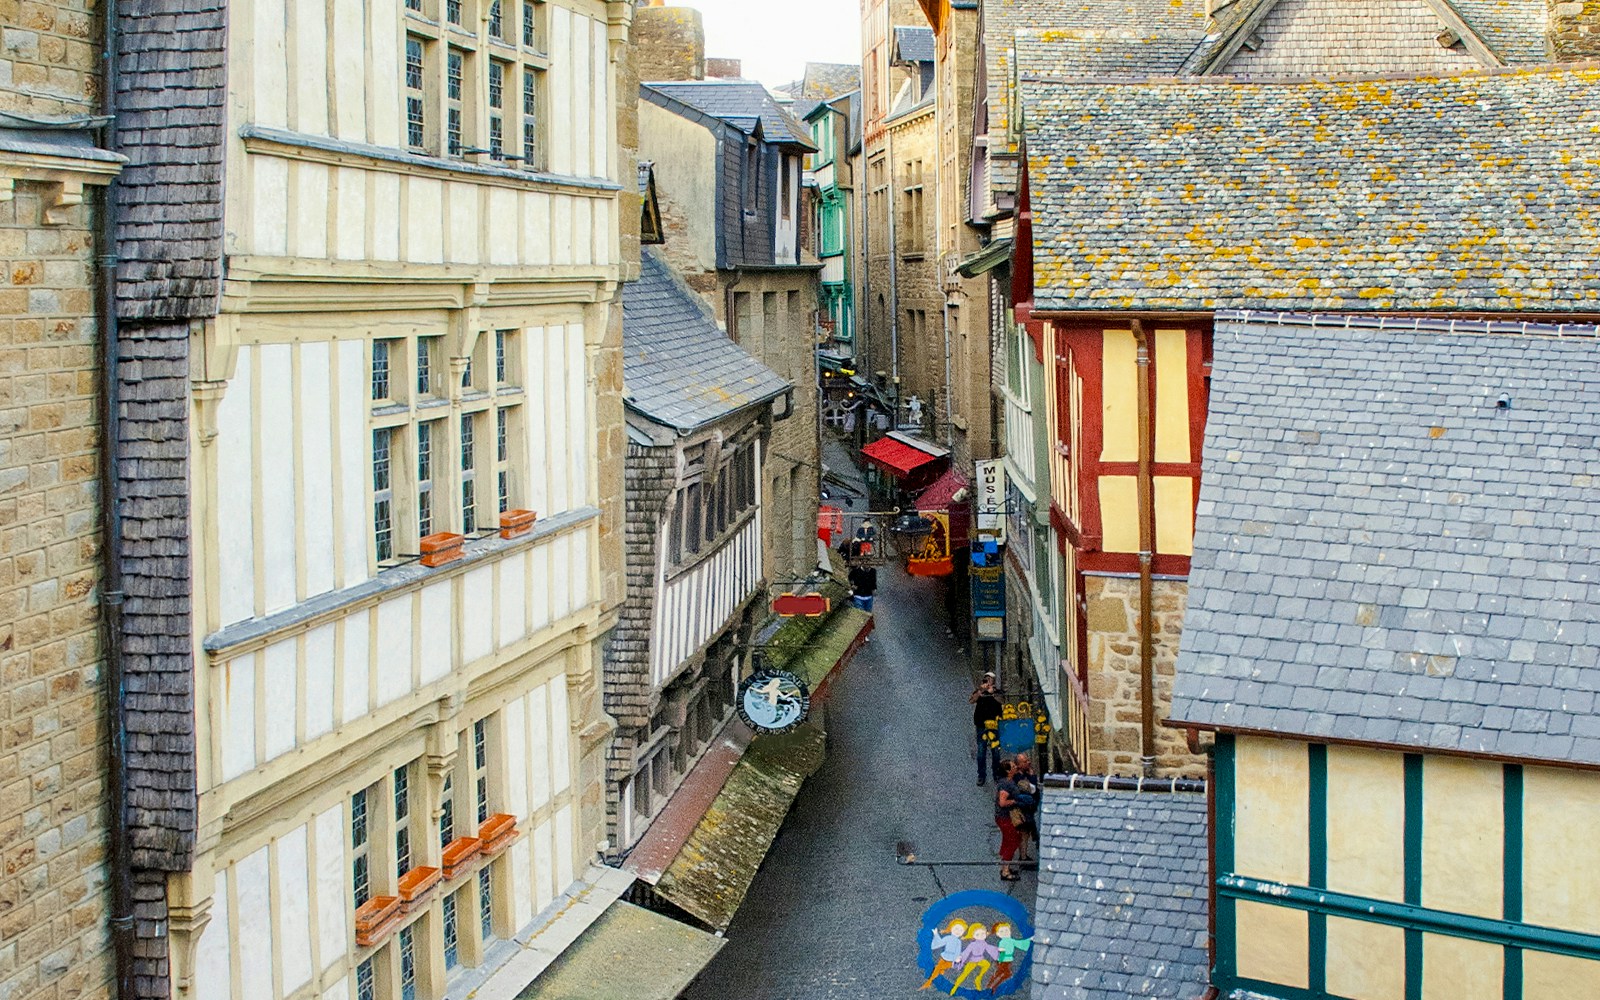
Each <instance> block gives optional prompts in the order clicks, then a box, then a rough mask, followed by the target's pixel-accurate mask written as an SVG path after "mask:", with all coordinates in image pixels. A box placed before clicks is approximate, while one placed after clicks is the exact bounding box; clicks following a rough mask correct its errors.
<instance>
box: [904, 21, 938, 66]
mask: <svg viewBox="0 0 1600 1000" xmlns="http://www.w3.org/2000/svg"><path fill="white" fill-rule="evenodd" d="M894 51H895V58H897V59H899V60H901V61H902V62H933V61H934V46H933V29H932V28H916V27H909V26H904V25H897V26H896V27H895V29H894Z"/></svg>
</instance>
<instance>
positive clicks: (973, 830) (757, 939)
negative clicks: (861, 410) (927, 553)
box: [685, 440, 1035, 1000]
mask: <svg viewBox="0 0 1600 1000" xmlns="http://www.w3.org/2000/svg"><path fill="white" fill-rule="evenodd" d="M827 445H828V447H827V448H826V451H827V453H828V454H827V457H828V459H829V464H830V467H831V468H832V469H834V470H835V471H841V472H844V473H846V474H849V473H853V470H852V469H850V468H849V466H848V465H845V464H842V463H841V457H840V456H841V450H840V449H839V448H838V447H837V442H835V441H832V440H829V441H827ZM862 505H863V504H862V501H860V500H857V501H856V502H855V504H854V506H855V509H857V510H859V509H861V507H862ZM876 613H877V628H876V631H875V632H874V633H873V638H872V641H871V642H870V643H868V645H867V646H866V648H865V649H863V650H862V651H861V653H860V654H859V655H858V656H857V657H856V658H855V659H854V661H853V662H852V663H851V664H850V665H849V666H848V667H847V668H846V669H845V670H844V672H843V673H842V674H841V675H840V676H838V677H836V678H835V680H834V682H833V686H832V689H831V691H830V692H829V695H828V700H827V703H826V705H824V706H822V707H821V708H819V709H818V711H819V712H820V713H821V714H822V721H823V724H824V725H825V726H826V728H827V731H828V738H829V748H828V758H827V761H826V762H825V763H824V764H823V766H822V769H821V770H820V771H818V772H817V774H816V775H815V776H814V777H813V778H812V779H811V780H810V781H809V782H808V783H807V784H806V786H805V788H804V789H803V790H802V791H801V794H800V797H799V799H798V800H797V801H796V803H795V807H794V810H793V811H792V812H791V813H790V814H789V818H788V820H787V822H786V823H785V825H784V827H783V831H782V833H781V834H780V835H779V837H778V840H777V842H776V843H775V844H774V845H773V849H772V851H771V853H770V854H769V855H768V857H767V862H766V864H765V866H764V867H763V868H762V869H761V872H760V874H759V875H758V876H757V878H756V882H755V885H754V887H753V888H752V890H751V892H750V895H749V896H748V897H747V898H746V900H745V902H744V905H743V907H742V908H741V909H740V910H739V913H738V915H737V916H736V917H735V919H734V922H733V925H732V926H731V927H730V928H729V930H728V945H727V946H726V947H725V948H724V949H723V951H722V953H721V954H720V955H719V956H718V958H717V959H716V961H715V962H713V963H712V965H711V966H710V967H709V968H708V969H707V970H706V971H705V973H704V974H703V975H702V976H701V977H700V979H699V980H698V981H697V982H696V983H695V984H694V985H693V986H692V987H691V988H690V989H689V991H688V992H687V993H686V994H685V995H686V996H687V997H688V998H689V1000H867V998H874V1000H875V998H900V997H911V996H915V995H917V987H918V986H920V985H921V983H922V979H923V976H922V974H921V973H919V972H918V969H917V956H916V946H915V939H916V932H917V929H918V926H919V924H920V920H921V916H922V912H923V910H924V909H925V908H926V907H927V906H928V905H929V904H930V903H932V902H933V901H934V900H937V899H939V898H940V897H942V896H944V895H947V894H949V893H952V892H958V891H960V890H963V889H976V888H984V889H996V890H1000V891H1007V890H1008V889H1009V891H1010V892H1011V893H1012V894H1013V895H1017V896H1019V897H1020V898H1023V899H1025V900H1027V901H1028V902H1029V905H1030V909H1031V903H1032V899H1033V893H1034V886H1035V876H1034V873H1033V872H1025V873H1024V874H1023V880H1022V881H1021V882H1016V883H1006V882H1002V881H1001V880H1000V878H999V869H998V865H997V863H991V864H983V865H936V866H934V867H933V868H932V869H931V870H930V868H929V866H926V865H920V864H919V865H903V864H901V863H899V861H898V860H897V855H896V849H897V846H898V845H900V844H901V843H902V842H909V844H910V845H911V849H912V850H914V852H915V853H916V856H917V858H918V859H919V861H920V860H927V861H934V862H939V861H986V860H991V859H994V858H995V857H996V850H997V847H998V844H999V831H998V830H997V829H996V828H995V826H994V821H993V809H992V806H991V796H992V795H993V787H994V786H993V784H992V783H991V784H990V785H987V786H985V787H984V788H977V787H975V784H974V782H975V780H976V777H977V775H976V770H975V765H974V763H973V759H972V748H971V742H972V714H971V712H972V710H971V708H970V707H969V706H968V705H967V695H968V693H969V692H970V691H971V680H972V670H973V669H975V668H971V667H969V666H968V657H967V655H966V653H964V652H961V651H959V650H958V649H957V648H956V647H955V645H954V643H955V640H953V639H950V638H948V637H947V636H946V634H945V621H944V603H943V600H942V590H941V584H940V583H939V582H938V581H934V580H926V579H920V578H915V577H911V576H908V575H907V574H906V573H905V572H904V571H903V570H902V569H900V568H899V567H898V566H897V565H894V564H892V563H891V564H890V565H886V566H884V567H882V568H881V569H880V570H879V588H878V597H877V607H876ZM922 995H923V996H929V995H931V994H929V993H924V994H922Z"/></svg>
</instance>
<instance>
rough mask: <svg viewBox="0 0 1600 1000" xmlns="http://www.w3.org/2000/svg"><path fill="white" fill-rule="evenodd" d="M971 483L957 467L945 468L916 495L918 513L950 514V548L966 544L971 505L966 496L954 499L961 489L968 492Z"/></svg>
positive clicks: (957, 547)
mask: <svg viewBox="0 0 1600 1000" xmlns="http://www.w3.org/2000/svg"><path fill="white" fill-rule="evenodd" d="M971 489H972V483H971V482H969V481H968V480H967V477H966V476H963V475H962V474H961V470H959V469H947V470H945V474H944V475H942V476H940V477H939V478H938V479H935V480H934V481H933V485H931V486H929V487H928V488H927V489H925V490H923V491H922V492H921V493H920V494H919V495H918V496H917V512H918V513H920V514H929V513H942V514H948V515H949V516H950V548H951V549H952V550H953V549H959V548H961V547H962V546H964V545H966V544H967V528H968V522H969V521H970V520H971V516H970V514H971V511H972V505H971V501H970V500H969V499H968V498H965V497H963V498H962V499H961V500H959V501H958V500H957V499H956V495H957V494H959V493H960V492H961V491H962V490H967V491H968V492H969V493H970V492H971Z"/></svg>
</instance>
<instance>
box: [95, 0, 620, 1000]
mask: <svg viewBox="0 0 1600 1000" xmlns="http://www.w3.org/2000/svg"><path fill="white" fill-rule="evenodd" d="M156 6H157V7H164V6H167V5H162V4H157V5H156ZM147 8H148V5H147V7H146V8H141V9H140V10H139V11H138V12H137V13H134V12H129V13H126V14H124V15H123V16H124V18H125V19H127V20H128V22H129V24H128V26H129V27H132V28H136V29H137V30H139V31H140V32H141V34H140V35H139V36H138V41H137V43H133V42H130V44H129V46H128V48H127V50H126V53H125V55H124V57H123V60H122V62H123V69H124V73H123V74H122V77H121V88H122V93H121V94H120V97H121V99H122V101H123V106H124V107H125V108H126V109H127V112H128V113H127V115H126V116H125V118H124V120H123V133H122V134H123V138H124V148H126V149H127V150H128V155H129V157H130V160H131V161H132V162H131V163H130V166H129V174H128V179H127V183H126V185H125V190H124V192H123V195H122V198H121V199H120V201H121V203H120V205H119V210H120V213H121V214H120V217H119V223H120V230H119V233H120V236H121V238H122V245H121V252H122V256H123V263H122V265H121V266H122V270H121V277H122V281H121V284H120V288H119V295H120V299H119V304H120V308H121V310H122V312H123V313H124V319H125V324H124V328H123V329H124V334H123V339H124V341H125V342H126V346H125V347H124V348H123V354H122V367H123V369H124V372H123V380H124V383H125V384H126V386H127V388H128V394H127V395H126V397H125V404H124V405H125V406H126V408H127V413H128V415H129V416H130V417H131V418H132V420H130V421H129V422H126V423H125V424H124V426H123V428H122V439H123V442H124V444H123V458H124V462H125V464H124V467H123V476H124V481H125V486H124V496H125V497H126V498H127V501H126V502H128V503H129V504H130V506H129V508H128V509H129V511H130V513H131V514H132V516H133V518H134V520H133V521H131V522H130V523H128V524H127V525H126V526H125V527H124V530H123V547H124V551H125V552H127V553H128V554H129V555H130V556H131V557H133V559H134V560H135V562H134V565H133V566H132V568H131V569H130V572H129V574H128V575H129V576H130V577H132V578H134V579H132V580H131V581H130V584H129V594H130V602H129V609H128V610H129V612H130V613H129V614H128V615H126V616H125V617H126V619H127V621H126V626H125V627H126V631H127V632H128V633H129V636H128V638H126V639H125V640H124V641H125V643H126V644H127V645H128V646H129V648H130V649H131V650H133V651H134V652H135V653H137V654H138V655H139V656H140V657H143V659H142V660H133V661H130V663H129V664H128V672H129V674H130V690H132V691H133V692H135V701H134V703H133V706H134V707H136V708H138V709H141V710H143V711H144V715H143V716H142V717H140V718H138V719H135V724H134V726H133V728H134V731H135V732H136V733H137V734H138V735H137V736H135V737H134V739H133V740H132V743H131V747H130V750H131V752H133V753H135V754H142V755H143V756H142V757H140V758H139V760H137V761H135V764H136V766H135V768H134V769H133V771H132V776H131V779H130V781H131V782H132V785H133V788H132V801H133V811H134V815H135V818H136V820H137V821H138V825H137V826H136V828H135V831H134V843H135V849H136V856H135V863H136V864H138V865H140V866H141V867H143V868H146V869H153V870H155V871H157V872H160V873H161V875H162V877H159V878H146V877H141V879H140V881H139V882H138V883H137V885H136V891H137V892H138V893H139V895H138V899H139V906H140V908H141V909H140V912H139V916H140V917H141V924H140V933H141V947H143V948H145V952H142V953H141V954H142V956H143V957H144V959H145V965H144V968H143V970H142V973H141V979H140V982H141V990H143V991H144V992H143V995H149V996H160V997H163V998H165V997H167V996H169V995H171V996H175V997H195V998H207V1000H211V998H216V1000H220V998H245V997H248V998H251V1000H255V998H276V997H291V996H293V997H305V996H316V997H320V998H341V1000H342V998H349V1000H380V998H405V1000H412V998H416V1000H426V998H435V1000H436V998H439V997H443V996H444V995H446V992H447V991H449V993H450V995H452V996H455V995H460V994H461V993H462V991H463V990H466V989H471V988H474V987H476V986H478V985H481V984H483V983H485V982H487V981H489V980H490V979H491V977H493V976H495V975H500V976H503V977H509V978H511V979H518V978H519V979H520V981H519V983H517V984H515V985H516V986H517V988H520V986H522V985H526V984H527V982H529V981H530V980H532V979H534V978H535V977H536V976H537V975H538V974H539V972H540V970H541V969H542V968H543V966H544V965H545V964H548V962H549V961H550V959H551V958H552V957H553V956H554V955H555V954H559V953H560V951H561V949H562V948H563V947H564V946H565V944H566V943H569V942H570V941H571V940H572V938H573V937H574V936H575V935H576V933H577V928H578V926H581V925H582V924H586V923H587V922H588V921H590V920H593V919H594V917H595V916H596V915H597V914H598V913H600V912H601V911H602V910H604V902H605V900H606V899H608V898H615V896H616V894H617V893H618V892H620V890H621V888H622V887H623V886H625V885H626V883H627V881H628V880H627V879H626V878H625V877H622V876H620V875H608V874H607V872H606V870H605V869H603V868H600V867H597V866H596V865H595V862H596V861H597V859H598V858H599V856H600V854H601V852H603V851H604V849H605V848H604V843H603V842H604V840H605V838H606V826H605V810H604V795H603V788H602V782H603V778H604V774H603V769H604V745H605V740H606V738H607V736H608V735H609V732H610V725H609V723H608V721H607V718H606V716H605V715H604V714H603V712H602V709H601V704H600V686H599V667H600V655H599V650H600V643H601V640H602V639H603V637H604V635H605V633H606V632H607V630H608V629H609V627H610V625H611V622H612V620H613V618H614V613H615V612H614V605H615V603H616V598H617V596H618V593H619V591H620V587H619V586H618V585H617V581H616V580H615V579H614V577H615V576H616V575H617V573H618V571H619V569H620V565H619V564H620V544H619V539H617V537H616V535H615V533H612V534H611V535H610V536H609V537H603V536H602V534H601V532H600V524H601V516H602V512H601V510H600V504H601V492H600V490H601V486H600V484H601V482H602V477H601V473H600V470H599V468H598V455H599V454H600V453H601V449H602V448H603V447H605V442H606V440H607V438H608V436H610V435H613V434H618V433H620V419H621V413H620V407H617V409H616V411H615V412H612V411H610V410H609V409H608V408H607V406H606V405H605V404H603V403H602V402H601V400H602V398H603V397H602V392H603V390H604V387H605V380H606V378H607V374H606V373H607V371H608V370H609V369H610V368H611V367H613V366H614V364H615V362H614V358H615V355H616V354H617V353H618V352H619V350H620V311H619V310H618V309H617V308H616V307H615V305H614V301H613V300H614V298H615V294H616V286H617V283H618V280H619V277H620V276H621V274H622V269H621V267H620V263H619V261H620V253H619V228H620V219H621V214H620V212H619V191H620V185H619V183H618V180H619V178H621V177H623V176H627V177H628V178H629V179H630V181H631V179H632V176H633V174H634V166H633V163H632V159H631V155H630V154H629V153H628V151H627V150H625V149H623V148H622V147H621V145H620V144H619V142H618V136H617V134H616V120H617V114H616V109H617V102H618V99H619V96H621V97H628V98H630V99H631V95H619V92H618V88H617V86H616V76H617V72H618V60H619V57H620V56H621V55H622V54H623V52H624V51H625V49H624V46H625V44H626V41H627V30H628V25H629V22H630V19H631V15H632V9H633V5H632V4H631V3H627V2H622V0H614V2H609V3H602V2H596V0H571V2H565V0H550V2H544V0H407V2H404V3H398V4H395V5H393V6H384V7H379V8H373V7H368V6H363V5H362V4H360V3H355V2H344V0H338V2H335V3H333V4H331V5H322V4H319V5H315V6H308V5H306V4H304V3H297V2H295V0H287V2H285V0H260V2H256V3H252V4H249V5H246V6H243V7H235V8H232V9H230V10H229V11H228V12H227V16H226V17H225V18H224V17H223V12H222V11H221V9H220V8H216V9H211V10H208V11H205V12H201V13H196V12H195V11H193V10H190V9H187V8H186V9H184V10H181V11H180V10H178V9H177V7H176V6H175V5H174V6H173V7H172V9H171V10H170V11H165V12H164V14H165V16H162V17H156V16H153V15H152V12H151V11H150V10H148V9H147ZM223 65H226V66H227V67H228V70H227V73H226V74H225V77H224V75H223V74H222V73H221V72H220V67H221V66H223ZM178 79H182V80H184V81H186V82H187V83H188V84H189V89H188V90H183V89H174V88H173V86H172V82H173V81H174V80H178ZM207 164H209V165H210V166H209V167H208V166H206V165H207ZM223 177H225V178H226V182H225V183H223V182H222V178H223ZM196 179H202V180H205V181H207V182H209V183H208V184H195V183H192V181H194V180H196ZM174 220H177V221H181V220H194V221H193V222H192V223H190V224H186V225H187V228H186V227H185V225H177V224H175V221H174ZM224 261H225V262H226V268H225V273H224V269H223V266H222V265H223V262H224ZM129 331H134V332H129ZM185 373H186V374H187V378H185ZM608 425H609V427H610V429H609V430H608ZM191 581H192V594H191V592H190V589H189V586H190V583H191ZM608 593H609V594H610V598H609V601H608V598H607V595H608ZM133 595H137V600H138V601H139V602H140V603H139V606H138V607H137V608H136V607H135V605H134V601H135V598H134V596H133ZM135 612H137V615H138V617H136V615H135ZM153 806H162V807H163V808H162V809H157V808H153ZM140 852H142V853H140ZM580 904H581V905H580ZM560 914H566V915H567V919H565V920H558V919H556V917H557V916H558V915H560ZM147 926H148V927H152V928H153V929H154V933H153V934H146V932H145V928H146V927H147ZM167 930H169V931H170V932H169V933H163V932H164V931H167ZM506 982H507V979H506V978H502V979H501V980H499V983H500V986H501V988H504V987H505V984H506ZM513 992H514V990H513Z"/></svg>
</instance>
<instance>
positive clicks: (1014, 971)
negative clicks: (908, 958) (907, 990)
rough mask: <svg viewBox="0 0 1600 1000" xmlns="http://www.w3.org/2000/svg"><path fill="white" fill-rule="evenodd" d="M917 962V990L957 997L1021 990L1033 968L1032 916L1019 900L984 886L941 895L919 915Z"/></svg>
mask: <svg viewBox="0 0 1600 1000" xmlns="http://www.w3.org/2000/svg"><path fill="white" fill-rule="evenodd" d="M917 966H918V968H920V969H921V970H922V971H923V972H924V973H926V974H927V976H928V978H927V979H926V980H925V981H924V982H923V984H922V988H923V989H925V990H927V989H934V988H937V989H938V991H939V993H941V994H944V993H946V992H947V991H946V989H945V987H947V986H948V987H949V990H948V995H949V996H961V997H1003V996H1010V995H1011V994H1013V993H1016V992H1018V991H1019V990H1025V989H1026V986H1027V983H1028V980H1029V978H1030V974H1031V973H1032V971H1033V920H1032V919H1031V918H1030V917H1029V915H1028V910H1027V907H1026V906H1024V905H1023V903H1022V902H1021V901H1020V900H1017V899H1014V898H1012V897H1011V896H1008V895H1006V894H1005V893H1002V892H994V891H992V890H989V889H968V890H966V891H964V892H958V893H955V894H954V895H950V896H946V897H944V898H943V899H941V900H939V901H938V902H937V903H934V904H933V905H932V906H930V907H928V909H927V911H926V912H924V913H923V914H922V928H921V930H919V931H918V933H917Z"/></svg>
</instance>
